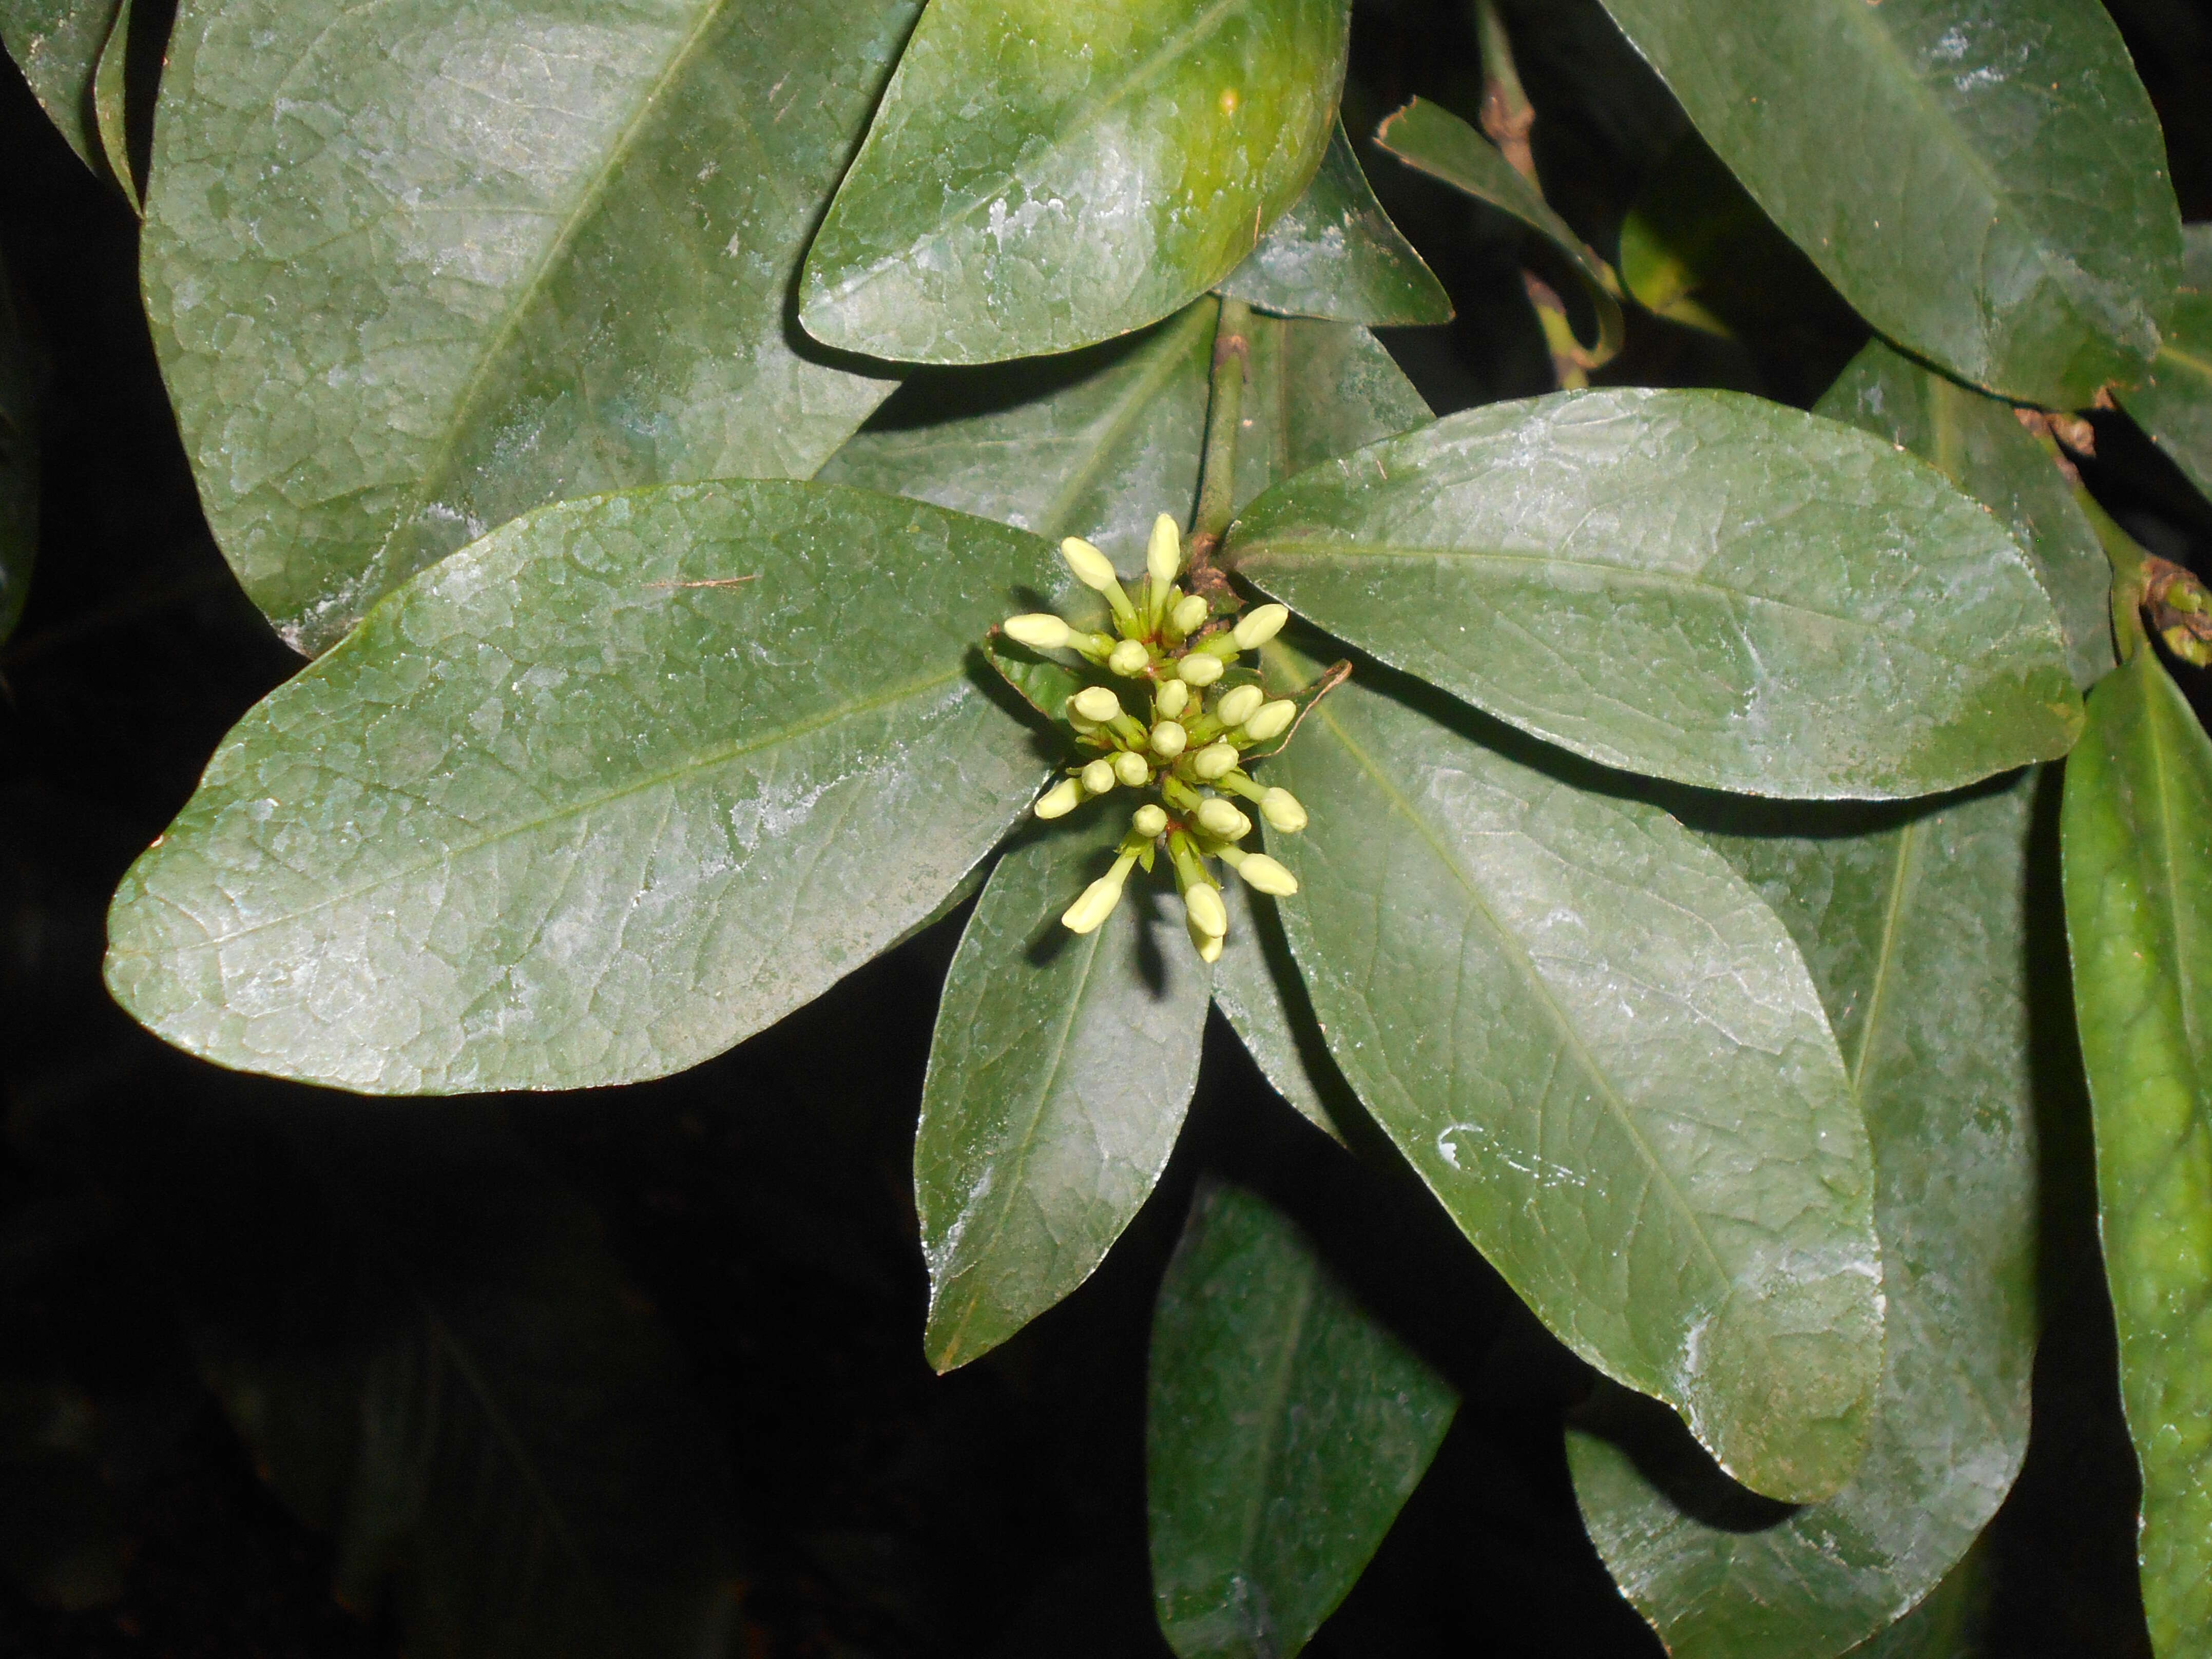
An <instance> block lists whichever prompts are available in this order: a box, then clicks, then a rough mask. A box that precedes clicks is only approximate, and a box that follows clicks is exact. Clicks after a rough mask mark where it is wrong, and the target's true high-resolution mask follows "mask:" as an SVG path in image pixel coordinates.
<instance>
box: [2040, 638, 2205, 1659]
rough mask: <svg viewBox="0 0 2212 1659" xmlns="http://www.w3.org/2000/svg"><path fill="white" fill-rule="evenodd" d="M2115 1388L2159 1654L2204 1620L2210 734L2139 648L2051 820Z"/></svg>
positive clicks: (2092, 722) (2118, 678)
mask: <svg viewBox="0 0 2212 1659" xmlns="http://www.w3.org/2000/svg"><path fill="white" fill-rule="evenodd" d="M2059 839H2060V845H2061V847H2062V849H2063V862H2064V866H2065V872H2066V935H2067V940H2068V943H2069V945H2070V946H2071V947H2072V951H2073V957H2074V1006H2075V1014H2076V1016H2077V1024H2078V1025H2079V1027H2080V1030H2081V1059H2082V1066H2083V1069H2084V1071H2086V1072H2087V1074H2088V1079H2089V1099H2090V1103H2091V1105H2092V1107H2093V1111H2094V1115H2095V1121H2096V1132H2097V1200H2098V1212H2099V1227H2100V1232H2101V1233H2102V1235H2103V1238H2104V1245H2105V1272H2106V1276H2107V1277H2108V1278H2109V1279H2110V1280H2111V1281H2112V1317H2113V1322H2114V1323H2115V1325H2116V1326H2117V1327H2118V1331H2119V1339H2120V1396H2121V1400H2122V1401H2123V1403H2124V1406H2125V1407H2126V1410H2127V1418H2128V1433H2129V1435H2130V1438H2132V1439H2133V1440H2134V1442H2135V1447H2136V1459H2137V1461H2138V1462H2140V1463H2141V1464H2142V1532H2141V1534H2139V1536H2138V1539H2137V1550H2138V1553H2139V1555H2140V1558H2141V1560H2142V1597H2143V1611H2144V1613H2146V1614H2147V1615H2148V1618H2149V1620H2150V1633H2151V1644H2152V1646H2153V1647H2154V1649H2155V1650H2157V1652H2158V1653H2159V1655H2160V1659H2194V1656H2197V1655H2199V1654H2201V1653H2203V1651H2204V1639H2205V1632H2208V1631H2212V741H2208V740H2207V739H2206V738H2205V735H2204V729H2203V726H2199V725H2198V724H2197V716H2196V714H2194V713H2193V712H2192V711H2191V708H2190V707H2189V704H2188V702H2186V701H2185V699H2184V698H2183V697H2182V695H2181V693H2180V692H2179V690H2177V689H2176V688H2175V686H2174V684H2173V682H2172V680H2171V679H2170V678H2167V676H2166V671H2165V670H2164V669H2163V668H2161V667H2160V665H2159V664H2158V661H2157V659H2156V658H2155V657H2154V655H2153V654H2152V652H2151V650H2150V648H2149V647H2142V648H2141V649H2138V650H2137V652H2136V654H2135V656H2134V657H2133V658H2131V659H2130V660H2129V661H2128V662H2127V663H2125V664H2124V665H2122V666H2121V668H2120V669H2119V670H2118V671H2117V672H2115V673H2114V674H2113V675H2112V677H2111V678H2108V679H2106V681H2105V682H2104V683H2103V684H2101V685H2100V686H2099V687H2098V688H2097V690H2096V691H2095V693H2094V694H2093V696H2091V697H2090V699H2089V729H2088V731H2087V732H2085V733H2084V734H2083V736H2082V738H2081V747H2080V748H2079V749H2077V750H2075V753H2074V756H2073V757H2072V758H2071V759H2069V761H2068V762H2067V763H2066V799H2065V804H2064V808H2063V811H2062V813H2061V817H2060V828H2059Z"/></svg>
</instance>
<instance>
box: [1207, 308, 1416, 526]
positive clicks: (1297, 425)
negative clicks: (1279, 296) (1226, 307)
mask: <svg viewBox="0 0 2212 1659" xmlns="http://www.w3.org/2000/svg"><path fill="white" fill-rule="evenodd" d="M1251 342H1252V349H1251V356H1250V357H1249V360H1248V361H1247V362H1246V365H1245V384H1244V400H1243V416H1244V420H1243V428H1242V429H1241V431H1240V432H1239V433H1238V435H1237V489H1236V492H1235V493H1236V499H1237V505H1238V506H1239V507H1243V506H1244V505H1245V504H1246V503H1248V502H1249V501H1251V500H1252V499H1253V498H1254V497H1255V496H1256V495H1259V494H1260V493H1261V491H1262V490H1265V489H1268V488H1269V487H1270V486H1272V485H1273V484H1277V483H1281V482H1282V481H1283V480H1284V479H1285V478H1289V477H1294V476H1295V475H1297V474H1298V473H1300V472H1303V471H1305V470H1306V469H1307V468H1308V467H1311V466H1318V465H1321V463H1322V462H1323V461H1326V460H1328V459H1331V458H1333V457H1334V456H1338V455H1345V454H1349V453H1351V452H1352V451H1353V450H1355V449H1358V448H1360V447H1362V446H1364V445H1366V444H1371V443H1373V442H1375V441H1376V440H1377V439H1380V438H1387V437H1390V436H1392V435H1395V434H1397V433H1401V432H1407V431H1411V430H1412V429H1413V428H1415V427H1418V426H1426V425H1427V424H1428V423H1429V422H1431V420H1433V419H1434V418H1435V416H1432V415H1431V413H1430V412H1429V406H1428V404H1425V403H1424V402H1423V401H1422V400H1421V394H1420V393H1419V392H1417V391H1415V390H1414V389H1413V382H1412V381H1411V380H1407V378H1406V376H1405V374H1404V373H1403V371H1401V369H1400V368H1399V367H1398V365H1397V364H1396V362H1394V361H1393V360H1392V359H1391V356H1390V354H1389V352H1388V351H1386V350H1384V349H1383V344H1382V342H1380V341H1379V340H1377V339H1376V337H1374V336H1373V335H1372V334H1370V333H1369V332H1368V331H1366V330H1365V329H1364V328H1353V327H1349V326H1346V325H1340V324H1329V323H1277V322H1273V321H1271V320H1270V319H1266V318H1257V317H1255V319H1253V325H1252V329H1251Z"/></svg>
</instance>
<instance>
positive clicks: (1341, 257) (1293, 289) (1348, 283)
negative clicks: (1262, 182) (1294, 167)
mask: <svg viewBox="0 0 2212 1659" xmlns="http://www.w3.org/2000/svg"><path fill="white" fill-rule="evenodd" d="M1221 292H1222V293H1223V294H1225V295H1228V296H1229V297H1230V298H1231V299H1232V300H1242V301H1244V302H1245V303H1246V304H1248V305H1254V306H1257V307H1260V309H1261V310H1262V311H1273V312H1279V313H1285V314H1286V315H1289V316H1293V317H1321V318H1328V319H1334V320H1335V321H1337V322H1344V323H1365V324H1367V325H1370V326H1372V327H1376V328H1380V327H1383V326H1385V325H1391V324H1397V325H1401V326H1402V325H1411V324H1416V323H1448V322H1449V321H1451V319H1452V303H1451V296H1450V295H1447V294H1446V293H1445V292H1444V289H1443V283H1439V282H1438V281H1437V279H1436V276H1435V274H1434V273H1433V272H1431V270H1429V268H1428V266H1427V264H1425V263H1424V262H1423V261H1422V258H1421V256H1420V255H1419V253H1417V252H1414V251H1413V244H1412V243H1410V242H1408V241H1407V240H1406V239H1405V238H1404V237H1403V236H1401V234H1399V233H1398V228H1397V226H1395V225H1394V224H1392V223H1391V222H1390V216H1389V214H1387V213H1385V212H1383V204H1381V203H1380V202H1378V201H1376V199H1375V192H1374V191H1372V190H1371V189H1370V188H1369V187H1368V184H1367V175H1366V173H1364V172H1362V171H1361V170H1360V167H1359V158H1358V156H1357V155H1353V154H1352V141H1351V140H1350V139H1349V138H1347V137H1345V133H1344V123H1343V122H1342V121H1339V122H1338V123H1337V124H1336V128H1335V130H1334V131H1333V132H1332V133H1331V134H1330V135H1329V140H1328V154H1326V155H1323V156H1322V162H1321V171H1320V172H1318V173H1315V174H1314V177H1313V182H1312V183H1311V184H1310V185H1307V186H1306V193H1305V194H1304V195H1303V196H1301V197H1298V199H1297V201H1295V202H1293V203H1292V204H1291V209H1290V211H1289V212H1287V213H1285V215H1284V216H1282V217H1281V218H1279V219H1278V220H1276V221H1275V222H1274V223H1273V225H1271V226H1270V227H1268V230H1267V234H1266V235H1265V236H1262V237H1261V239H1260V246H1257V247H1255V248H1254V249H1253V250H1252V251H1251V252H1249V253H1248V254H1247V255H1245V256H1244V263H1243V264H1240V265H1238V266H1237V269H1236V270H1232V271H1231V272H1230V273H1229V276H1228V277H1227V279H1226V280H1225V281H1224V282H1223V283H1222V284H1221Z"/></svg>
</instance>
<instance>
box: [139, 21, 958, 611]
mask: <svg viewBox="0 0 2212 1659" xmlns="http://www.w3.org/2000/svg"><path fill="white" fill-rule="evenodd" d="M915 9H916V0H813V3H809V4H805V5H785V6H773V7H768V6H745V5H727V4H721V3H718V0H668V3H665V4H663V5H659V6H657V7H654V8H651V9H641V8H635V7H633V8H628V9H608V8H586V9H583V10H581V11H577V10H574V9H559V8H556V7H554V6H552V5H550V4H549V3H547V0H392V3H387V4H382V5H378V6H374V7H372V8H369V9H362V7H360V6H358V5H354V4H350V3H346V0H241V3H236V4H225V5H222V6H207V7H197V6H192V7H187V8H185V11H184V13H183V15H182V16H181V17H180V18H179V22H178V27H177V31H176V36H175V39H174V40H173V43H172V45H171V49H170V60H169V64H168V68H167V71H166V72H165V75H164V77H163V82H162V88H161V121H160V124H159V127H158V131H157V141H156V143H155V158H154V165H153V177H152V191H151V196H150V198H149V201H148V204H147V211H146V237H145V246H144V252H143V277H144V285H145V291H146V300H147V309H148V312H149V316H150V318H151V319H152V324H153V331H154V341H155V349H157V351H158V352H159V353H160V356H161V367H162V371H163V373H164V374H165V375H166V376H167V380H168V386H169V392H170V396H171V398H173V401H174V402H175V404H176V407H177V415H178V419H179V422H180V423H181V425H182V427H183V429H184V435H185V447H186V448H187V450H188V451H189V452H190V453H191V457H192V461H193V465H194V469H195V471H197V475H198V478H199V486H200V499H201V501H202V502H203V503H204V505H205V507H206V508H207V513H208V519H209V521H210V524H211V525H212V526H213V527H214V530H215V532H216V539H217V540H218V541H219V542H221V543H222V548H223V551H224V554H225V555H226V556H227V557H228V559H229V560H230V562H231V565H232V567H233V568H234V569H235V570H237V572H238V573H239V576H240V580H241V581H242V582H243V583H244V584H245V586H246V592H247V593H248V594H250V595H251V596H252V599H253V600H254V602H255V603H256V604H257V605H260V606H261V608H262V609H263V610H264V611H267V612H268V613H269V615H270V617H271V618H272V619H273V620H274V621H275V622H276V624H277V626H278V628H279V629H281V630H282V631H283V633H284V634H285V636H286V637H287V638H288V639H289V640H290V641H292V642H293V643H294V644H295V645H297V646H298V647H301V649H303V650H307V651H315V650H319V649H321V648H322V647H325V646H327V645H328V644H329V643H330V642H331V641H333V640H335V639H336V638H337V636H338V635H340V634H342V633H343V632H344V630H345V629H347V628H348V627H349V626H351V625H352V623H353V622H354V621H355V620H356V618H357V617H360V616H361V615H362V612H363V611H366V610H367V609H368V606H369V605H371V604H372V603H374V600H375V599H377V597H378V596H379V595H380V594H382V593H385V592H389V591H391V590H392V588H393V587H396V586H398V584H399V583H400V582H402V581H404V580H406V578H407V577H408V576H410V575H411V574H413V573H414V572H416V571H417V570H420V569H422V568H423V567H424V566H426V565H428V564H431V563H434V562H436V561H437V560H438V559H440V558H441V557H443V556H445V555H446V554H447V553H450V552H452V551H453V550H454V549H455V548H457V547H459V546H460V545H461V544H463V543H465V542H468V541H471V540H473V539H474V538H477V537H478V536H481V535H483V533H484V532H485V531H487V530H489V529H491V528H493V527H495V526H497V525H500V524H501V523H504V522H505V521H506V520H508V519H511V518H513V516H514V515H515V514H517V513H525V512H527V511H529V510H530V509H531V508H532V507H539V506H542V505H544V503H546V502H548V501H555V500H558V499H562V498H569V497H577V496H582V495H592V494H595V493H598V492H599V491H603V490H609V489H623V488H626V487H629V486H633V485H639V484H648V483H667V482H682V481H687V480H694V479H701V478H715V477H733V476H734V477H807V476H808V475H810V474H811V473H812V472H813V471H814V470H815V469H816V468H817V467H818V466H819V465H821V464H822V462H823V460H824V459H827V458H828V456H829V453H831V452H832V451H833V450H835V449H836V447H837V446H838V445H839V444H840V443H842V441H844V439H845V438H846V437H847V435H849V434H850V433H851V432H852V430H853V429H854V427H856V426H858V425H859V424H860V422H861V420H862V419H864V418H865V417H866V415H867V414H868V412H869V410H872V409H873V408H874V407H875V405H876V404H877V403H878V401H880V400H881V398H883V396H884V393H886V392H889V391H890V384H889V382H887V381H884V380H875V379H870V378H867V377H865V376H862V375H858V374H852V373H850V372H848V371H847V370H846V369H843V368H835V367H831V366H830V365H829V364H827V363H826V362H821V361H819V360H818V354H816V353H814V352H813V350H812V349H811V348H804V349H801V348H800V347H799V346H796V345H794V343H793V338H792V337H791V335H792V330H791V325H790V323H789V320H788V318H787V306H788V303H789V295H790V290H791V285H792V282H793V272H794V271H795V270H796V268H797V266H798V264H799V256H800V253H801V252H802V250H803V249H804V247H805V240H806V238H807V236H808V234H810V233H811V229H812V228H813V225H814V223H815V220H816V217H817V215H818V214H819V213H820V212H821V210H822V204H823V202H824V201H825V200H826V199H827V198H828V197H829V191H830V189H831V187H832V185H834V184H835V183H836V179H837V177H838V175H839V174H840V173H842V171H843V169H844V167H845V164H846V162H847V161H848V159H849V158H850V156H851V155H852V154H853V150H854V145H855V143H856V142H857V139H858V136H859V132H860V128H861V126H862V125H863V124H864V123H865V122H866V118H867V112H868V109H869V107H870V106H871V105H872V103H873V101H874V100H875V96H876V94H877V91H878V88H880V86H881V85H882V82H883V79H884V73H885V71H886V70H887V68H888V67H889V64H890V58H891V56H892V54H893V53H895V52H896V51H897V49H898V44H899V42H900V40H902V39H903V38H904V36H905V33H906V31H907V27H908V24H909V23H910V22H911V21H912V20H913V18H914V15H915Z"/></svg>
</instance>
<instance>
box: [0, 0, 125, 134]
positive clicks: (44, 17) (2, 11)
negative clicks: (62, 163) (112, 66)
mask: <svg viewBox="0 0 2212 1659" xmlns="http://www.w3.org/2000/svg"><path fill="white" fill-rule="evenodd" d="M118 3H119V0H0V46H5V47H6V48H7V51H8V56H9V57H10V58H14V59H15V67H16V68H17V69H19V70H22V71H23V79H24V80H26V81H27V82H30V86H31V93H32V95H33V97H35V98H37V100H39V106H40V108H42V109H44V110H45V111H46V118H48V119H49V120H51V121H52V123H53V124H54V125H55V126H56V127H58V129H60V131H61V135H62V137H64V138H66V139H68V140H69V147H70V149H73V150H75V151H76V153H77V156H78V159H79V160H81V161H83V163H84V164H85V166H87V167H90V168H91V169H92V170H93V171H94V173H101V174H105V173H106V171H107V165H106V162H105V161H103V160H102V159H101V157H100V130H99V127H98V125H97V124H96V122H95V120H94V113H93V99H92V79H93V72H94V70H95V69H96V68H97V66H98V64H99V63H100V48H101V47H103V46H106V44H107V38H108V35H109V33H111V32H112V29H113V28H114V26H115V17H116V11H117V8H118Z"/></svg>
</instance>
